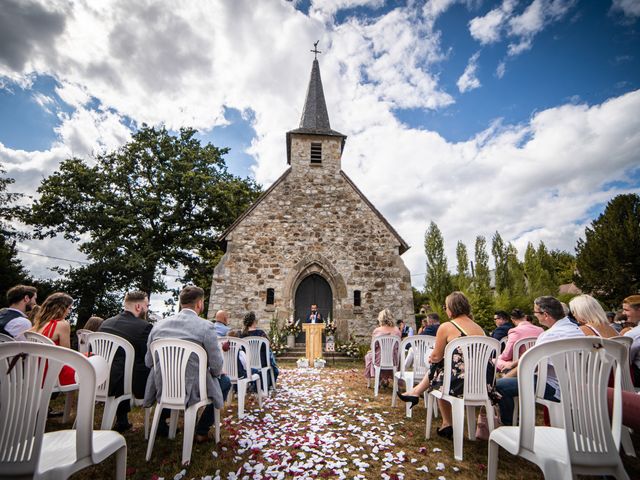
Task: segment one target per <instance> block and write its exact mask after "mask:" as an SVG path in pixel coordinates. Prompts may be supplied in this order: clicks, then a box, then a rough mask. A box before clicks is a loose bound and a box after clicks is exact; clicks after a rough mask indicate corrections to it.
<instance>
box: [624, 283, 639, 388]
mask: <svg viewBox="0 0 640 480" xmlns="http://www.w3.org/2000/svg"><path fill="white" fill-rule="evenodd" d="M622 312H623V313H624V314H625V315H626V316H627V322H628V323H630V324H631V325H634V326H633V328H629V329H623V330H622V332H621V334H623V335H624V336H626V337H631V338H633V344H632V345H631V351H630V352H629V362H630V363H631V370H632V371H633V375H632V377H633V384H634V386H636V387H640V295H631V296H630V297H627V298H625V299H624V300H623V301H622Z"/></svg>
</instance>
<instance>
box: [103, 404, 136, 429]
mask: <svg viewBox="0 0 640 480" xmlns="http://www.w3.org/2000/svg"><path fill="white" fill-rule="evenodd" d="M127 401H129V400H127ZM118 405H120V402H119V401H117V399H116V398H115V397H108V398H107V401H106V402H104V411H103V412H102V423H101V424H100V430H111V428H113V422H114V421H115V419H116V410H117V409H118Z"/></svg>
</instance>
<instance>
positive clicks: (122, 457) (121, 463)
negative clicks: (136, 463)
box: [116, 445, 127, 480]
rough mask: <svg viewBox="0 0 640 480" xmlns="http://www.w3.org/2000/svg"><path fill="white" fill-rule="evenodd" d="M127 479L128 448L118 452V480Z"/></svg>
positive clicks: (125, 447)
mask: <svg viewBox="0 0 640 480" xmlns="http://www.w3.org/2000/svg"><path fill="white" fill-rule="evenodd" d="M126 478H127V446H126V445H125V446H124V447H122V448H120V449H119V450H118V451H117V452H116V480H125V479H126Z"/></svg>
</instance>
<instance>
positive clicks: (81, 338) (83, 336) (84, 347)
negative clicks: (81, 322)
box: [76, 328, 94, 353]
mask: <svg viewBox="0 0 640 480" xmlns="http://www.w3.org/2000/svg"><path fill="white" fill-rule="evenodd" d="M92 333H94V332H93V331H92V330H87V329H85V328H81V329H79V330H76V337H77V339H78V351H79V352H80V353H87V352H88V351H89V344H88V343H87V337H88V336H89V335H91V334H92Z"/></svg>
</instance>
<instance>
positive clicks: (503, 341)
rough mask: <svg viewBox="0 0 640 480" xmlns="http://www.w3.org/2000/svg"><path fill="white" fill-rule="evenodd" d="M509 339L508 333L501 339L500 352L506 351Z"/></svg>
mask: <svg viewBox="0 0 640 480" xmlns="http://www.w3.org/2000/svg"><path fill="white" fill-rule="evenodd" d="M508 341H509V337H508V336H507V335H505V336H504V337H502V338H501V339H500V350H499V351H498V354H500V353H502V352H504V349H505V348H506V347H507V342H508Z"/></svg>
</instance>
